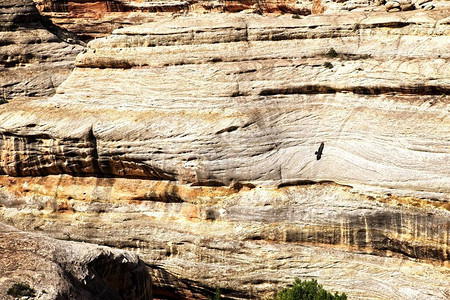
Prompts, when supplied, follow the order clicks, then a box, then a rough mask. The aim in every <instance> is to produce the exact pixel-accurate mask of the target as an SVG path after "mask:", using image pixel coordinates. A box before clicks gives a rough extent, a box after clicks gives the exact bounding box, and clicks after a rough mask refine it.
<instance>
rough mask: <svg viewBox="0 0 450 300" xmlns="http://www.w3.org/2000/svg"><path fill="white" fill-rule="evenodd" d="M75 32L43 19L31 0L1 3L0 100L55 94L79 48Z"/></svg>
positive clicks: (67, 73)
mask: <svg viewBox="0 0 450 300" xmlns="http://www.w3.org/2000/svg"><path fill="white" fill-rule="evenodd" d="M82 48H83V47H82V46H81V45H79V44H78V43H77V38H76V37H75V35H74V34H71V33H69V32H66V31H64V30H62V29H60V28H58V27H57V26H55V25H53V24H52V23H51V22H50V21H48V20H46V19H45V18H43V17H42V16H41V15H40V14H39V12H38V10H37V9H36V7H35V4H34V2H33V1H32V0H4V1H1V3H0V102H3V101H5V100H6V101H7V100H10V99H13V98H17V97H43V96H48V95H52V94H54V93H55V88H56V87H57V86H58V85H59V84H61V82H62V81H64V80H65V79H66V78H67V76H68V75H69V74H70V72H71V71H72V69H73V67H74V59H75V56H76V55H77V54H78V53H79V52H80V51H81V50H82Z"/></svg>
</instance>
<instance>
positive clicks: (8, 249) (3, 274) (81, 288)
mask: <svg viewBox="0 0 450 300" xmlns="http://www.w3.org/2000/svg"><path fill="white" fill-rule="evenodd" d="M0 229H1V230H0V249H1V250H0V251H1V252H0V254H1V255H0V297H1V298H2V299H12V297H11V296H7V291H8V289H9V288H10V287H11V286H12V285H13V284H14V283H18V282H22V283H27V284H29V285H30V286H31V287H32V288H33V289H34V290H35V291H36V299H142V300H144V299H151V297H152V294H151V279H150V275H149V274H148V271H147V269H146V267H145V264H144V263H143V262H142V261H141V260H139V258H138V257H137V255H135V254H133V253H129V252H126V251H123V250H116V249H111V248H107V247H101V246H95V245H89V244H85V243H76V242H67V241H58V240H54V239H51V238H48V237H45V236H43V235H41V234H35V233H34V234H31V233H26V232H23V231H19V230H17V229H15V228H13V227H10V226H7V225H4V224H1V223H0Z"/></svg>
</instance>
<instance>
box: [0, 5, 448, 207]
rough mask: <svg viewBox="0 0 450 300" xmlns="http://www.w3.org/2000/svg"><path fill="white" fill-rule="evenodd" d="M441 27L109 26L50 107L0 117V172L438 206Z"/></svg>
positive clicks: (443, 61)
mask: <svg viewBox="0 0 450 300" xmlns="http://www.w3.org/2000/svg"><path fill="white" fill-rule="evenodd" d="M443 16H444V14H443V13H442V14H441V15H439V14H434V15H429V16H427V17H426V16H425V15H423V16H422V19H420V20H419V19H418V18H419V17H418V16H417V15H411V16H409V17H408V15H398V16H395V17H391V16H389V17H386V16H384V15H374V16H371V17H366V16H365V15H356V14H354V15H352V17H349V16H346V17H336V18H335V19H332V18H326V19H325V18H310V19H309V20H307V21H302V20H295V19H291V18H270V19H267V18H263V17H248V18H241V17H233V16H229V17H226V16H223V17H222V23H218V22H217V21H216V20H217V18H216V17H204V18H203V19H202V21H199V20H198V19H194V18H186V19H180V18H179V19H176V20H174V21H170V22H167V23H164V22H162V23H158V24H156V25H152V23H150V24H149V25H143V26H139V27H129V28H124V29H119V30H118V31H116V33H115V34H114V35H113V36H111V37H110V38H107V39H98V40H95V41H93V42H92V43H90V48H89V49H88V51H87V52H86V53H84V54H82V55H80V56H79V57H78V62H77V65H78V67H79V68H77V69H76V70H74V72H73V73H72V74H71V76H70V77H69V79H68V80H67V81H66V82H65V83H64V84H63V86H61V87H60V89H59V92H58V94H57V95H56V96H55V97H53V98H51V99H48V100H42V101H36V102H29V103H28V102H26V103H18V104H16V106H15V110H10V109H9V108H8V105H3V106H1V107H0V114H1V116H2V119H1V121H0V130H1V132H2V134H3V138H2V140H1V148H0V149H1V153H2V154H1V162H0V174H6V175H11V176H43V175H49V174H72V175H77V176H79V175H83V176H86V175H95V176H116V177H134V178H135V177H139V178H146V179H158V180H177V181H178V182H187V183H192V184H197V185H198V184H200V185H229V184H232V183H235V182H242V183H251V184H253V185H264V186H282V185H290V184H296V183H298V182H305V181H314V182H319V181H334V182H337V183H340V184H347V185H352V186H357V185H364V186H368V187H369V188H375V189H378V188H383V189H385V190H393V192H394V193H397V194H402V195H415V196H420V195H422V196H423V195H425V196H428V197H433V198H438V199H447V200H448V195H449V187H450V184H449V182H450V174H449V172H448V170H449V169H450V165H449V162H450V159H449V158H450V154H449V152H448V151H447V149H448V141H447V139H446V137H447V136H448V132H449V118H448V109H449V108H448V107H449V106H448V98H447V96H446V94H447V93H448V92H449V87H450V84H449V80H450V78H449V75H448V74H449V73H450V70H449V64H448V55H449V54H448V52H447V51H446V50H447V49H448V47H449V46H450V45H449V40H448V38H447V36H446V35H447V34H448V32H449V26H448V25H447V23H446V21H445V20H446V19H445V18H444V19H442V17H443ZM432 17H434V19H433V18H432ZM198 23H200V24H198ZM417 23H420V24H421V25H420V26H419V25H418V24H417ZM266 24H270V25H266ZM333 24H334V25H333ZM338 24H339V25H338ZM398 24H403V25H402V26H401V27H400V28H398ZM427 24H428V25H427ZM311 26H312V27H314V29H311ZM314 32H316V33H315V34H314ZM424 34H426V35H424ZM311 37H312V39H311ZM338 37H339V38H338ZM416 44H420V45H421V46H419V47H416V48H415V49H414V51H411V47H412V45H416ZM330 49H333V51H335V52H337V54H335V55H331V56H336V57H334V58H330V57H327V55H328V56H330V54H329V53H328V52H329V51H330ZM327 53H328V54H327ZM339 54H340V55H339ZM386 57H387V59H386ZM93 78H95V80H93ZM168 78H170V80H168ZM180 83H182V85H180ZM74 113H76V115H77V118H72V117H71V116H72V115H73V114H74ZM322 142H323V143H324V145H325V147H324V150H323V155H322V157H321V159H320V160H318V159H317V158H316V155H315V154H314V153H315V151H316V150H317V149H318V147H319V145H320V144H321V143H322Z"/></svg>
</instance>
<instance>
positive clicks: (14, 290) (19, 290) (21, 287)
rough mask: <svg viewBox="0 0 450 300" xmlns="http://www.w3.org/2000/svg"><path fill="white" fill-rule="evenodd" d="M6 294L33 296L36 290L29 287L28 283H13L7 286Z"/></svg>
mask: <svg viewBox="0 0 450 300" xmlns="http://www.w3.org/2000/svg"><path fill="white" fill-rule="evenodd" d="M7 293H8V295H10V296H13V297H23V296H28V297H34V296H35V293H36V291H35V290H34V289H33V288H31V287H30V286H29V285H28V283H21V282H19V283H14V284H13V286H12V287H10V288H9V290H8V292H7Z"/></svg>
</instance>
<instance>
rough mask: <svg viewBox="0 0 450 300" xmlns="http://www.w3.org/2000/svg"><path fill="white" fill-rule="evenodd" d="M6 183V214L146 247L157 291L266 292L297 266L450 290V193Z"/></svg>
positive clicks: (356, 290)
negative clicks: (435, 197) (423, 195)
mask: <svg viewBox="0 0 450 300" xmlns="http://www.w3.org/2000/svg"><path fill="white" fill-rule="evenodd" d="M0 186H2V188H1V191H2V197H1V198H2V199H3V200H2V202H1V204H2V205H3V206H4V209H3V210H1V211H0V212H1V215H0V218H1V219H2V220H4V221H6V222H8V223H13V224H15V225H16V226H19V227H20V228H23V229H26V230H39V231H42V232H45V233H46V234H48V235H51V236H54V237H56V238H59V239H70V240H83V241H88V242H90V243H98V244H103V245H108V246H113V247H117V248H122V249H126V250H132V251H136V253H138V254H139V256H140V257H142V259H143V260H144V261H146V262H147V263H148V264H149V266H150V267H151V268H152V269H153V274H154V279H155V280H154V294H155V296H156V297H158V296H163V295H166V296H167V295H172V297H175V298H187V299H202V298H206V297H207V296H208V295H210V296H211V295H212V294H213V293H214V290H215V288H216V287H220V288H221V290H222V293H223V294H224V296H227V297H230V298H239V299H242V298H243V299H249V298H252V299H253V298H264V297H265V296H266V295H270V293H271V292H272V291H274V290H276V289H277V288H280V287H283V286H285V285H287V284H289V283H291V282H292V280H293V279H294V278H295V277H300V278H317V279H318V280H319V281H320V282H321V283H323V284H324V285H325V286H326V287H327V288H329V289H332V290H337V291H341V292H346V293H347V294H348V295H349V296H350V297H351V298H368V297H371V298H376V299H388V298H392V299H411V298H417V299H420V298H426V299H446V297H447V296H448V295H449V293H450V290H449V288H448V284H447V283H448V278H449V276H450V269H449V267H448V255H449V250H448V249H449V248H448V237H449V229H448V223H449V218H450V213H449V207H448V203H447V204H445V203H439V202H436V201H425V200H420V199H412V198H401V197H393V196H390V197H388V196H367V195H362V194H359V193H357V192H355V191H354V190H352V189H351V188H349V187H342V186H337V185H334V184H315V185H304V186H298V187H284V188H278V189H267V188H266V189H262V188H254V189H250V188H248V187H244V188H242V189H241V190H240V191H239V192H238V191H236V190H234V189H230V188H225V187H223V188H219V187H192V186H186V185H175V184H171V183H169V182H156V181H147V180H139V179H118V178H115V179H113V178H110V179H107V178H103V179H100V178H98V179H94V178H73V177H70V176H61V177H59V176H50V177H47V178H26V177H25V178H7V177H4V176H3V177H2V178H1V183H0ZM418 258H420V259H418ZM186 281H188V282H186ZM207 287H210V288H209V289H208V288H207Z"/></svg>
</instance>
